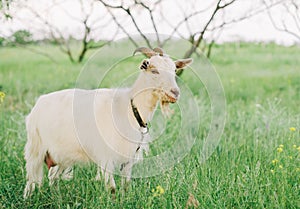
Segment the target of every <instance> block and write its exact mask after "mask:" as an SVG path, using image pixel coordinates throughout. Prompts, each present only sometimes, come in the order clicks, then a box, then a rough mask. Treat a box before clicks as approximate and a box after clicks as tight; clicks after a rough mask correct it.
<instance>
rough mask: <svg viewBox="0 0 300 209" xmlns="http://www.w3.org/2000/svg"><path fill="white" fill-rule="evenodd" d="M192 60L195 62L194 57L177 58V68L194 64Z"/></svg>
mask: <svg viewBox="0 0 300 209" xmlns="http://www.w3.org/2000/svg"><path fill="white" fill-rule="evenodd" d="M192 62H193V59H192V58H187V59H180V60H176V61H175V65H176V69H183V68H185V67H186V66H187V65H190V64H192Z"/></svg>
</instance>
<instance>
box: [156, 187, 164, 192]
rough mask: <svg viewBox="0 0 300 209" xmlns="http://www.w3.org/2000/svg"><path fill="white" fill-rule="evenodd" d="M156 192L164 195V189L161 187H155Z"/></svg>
mask: <svg viewBox="0 0 300 209" xmlns="http://www.w3.org/2000/svg"><path fill="white" fill-rule="evenodd" d="M156 191H157V192H158V193H159V194H164V193H165V190H164V188H162V187H161V186H157V187H156Z"/></svg>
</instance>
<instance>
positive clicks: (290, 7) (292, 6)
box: [263, 0, 300, 43]
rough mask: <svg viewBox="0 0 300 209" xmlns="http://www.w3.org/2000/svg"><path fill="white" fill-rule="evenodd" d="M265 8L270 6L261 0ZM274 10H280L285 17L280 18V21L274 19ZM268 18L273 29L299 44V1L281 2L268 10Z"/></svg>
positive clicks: (286, 0) (264, 0)
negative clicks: (291, 37)
mask: <svg viewBox="0 0 300 209" xmlns="http://www.w3.org/2000/svg"><path fill="white" fill-rule="evenodd" d="M263 2H264V4H265V5H266V6H268V5H270V4H272V1H271V2H267V1H266V0H263ZM276 9H279V10H281V12H282V13H283V14H285V16H281V19H278V18H277V19H276V18H275V17H274V14H273V11H275V10H276ZM268 15H269V18H270V20H271V22H272V25H273V26H274V28H275V29H277V30H279V31H282V32H285V33H287V34H290V35H291V36H293V37H295V38H296V39H297V40H298V42H299V43H300V1H299V0H285V1H282V3H281V4H279V5H278V7H276V8H274V7H272V8H270V9H269V10H268Z"/></svg>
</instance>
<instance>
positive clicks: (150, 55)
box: [133, 47, 156, 58]
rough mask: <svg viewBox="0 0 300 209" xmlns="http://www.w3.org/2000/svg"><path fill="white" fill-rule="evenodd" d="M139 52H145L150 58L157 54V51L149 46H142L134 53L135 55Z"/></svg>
mask: <svg viewBox="0 0 300 209" xmlns="http://www.w3.org/2000/svg"><path fill="white" fill-rule="evenodd" d="M137 52H141V53H142V54H144V55H145V56H146V57H148V58H150V57H152V56H154V55H156V52H155V51H153V50H152V49H149V48H147V47H140V48H137V49H136V50H135V51H134V52H133V55H135V54H136V53H137Z"/></svg>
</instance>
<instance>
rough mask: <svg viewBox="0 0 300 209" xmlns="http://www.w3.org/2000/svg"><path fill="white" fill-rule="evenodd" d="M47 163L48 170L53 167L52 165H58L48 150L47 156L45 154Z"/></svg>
mask: <svg viewBox="0 0 300 209" xmlns="http://www.w3.org/2000/svg"><path fill="white" fill-rule="evenodd" d="M45 163H46V165H47V167H48V170H49V169H50V168H51V167H54V166H56V165H57V164H56V163H55V162H54V161H53V159H52V158H51V156H50V154H49V152H48V151H47V152H46V156H45Z"/></svg>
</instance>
